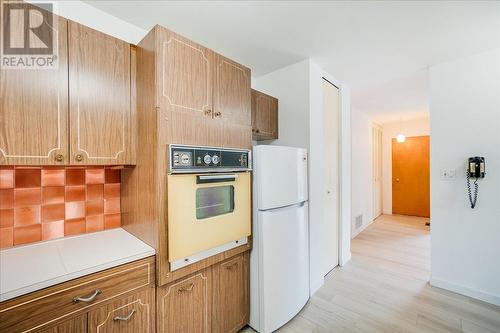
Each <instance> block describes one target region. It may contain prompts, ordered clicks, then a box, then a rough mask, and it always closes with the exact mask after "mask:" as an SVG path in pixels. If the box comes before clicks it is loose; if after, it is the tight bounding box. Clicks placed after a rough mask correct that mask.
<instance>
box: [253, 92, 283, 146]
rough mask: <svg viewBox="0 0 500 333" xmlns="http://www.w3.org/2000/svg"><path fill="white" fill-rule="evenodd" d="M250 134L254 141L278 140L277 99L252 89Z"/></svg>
mask: <svg viewBox="0 0 500 333" xmlns="http://www.w3.org/2000/svg"><path fill="white" fill-rule="evenodd" d="M252 133H253V137H254V139H256V140H273V139H277V138H278V99H276V98H274V97H272V96H269V95H266V94H264V93H262V92H260V91H257V90H254V89H252Z"/></svg>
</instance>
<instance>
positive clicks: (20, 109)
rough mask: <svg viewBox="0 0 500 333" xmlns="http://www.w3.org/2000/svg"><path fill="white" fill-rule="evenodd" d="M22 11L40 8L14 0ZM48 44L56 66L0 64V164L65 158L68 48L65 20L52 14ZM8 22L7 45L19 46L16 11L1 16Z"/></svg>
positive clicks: (19, 23) (19, 20)
mask: <svg viewBox="0 0 500 333" xmlns="http://www.w3.org/2000/svg"><path fill="white" fill-rule="evenodd" d="M17 5H18V6H19V7H21V8H22V9H25V10H33V11H40V12H43V10H41V9H39V8H37V7H34V6H33V5H30V4H21V3H18V4H17ZM52 17H53V30H52V32H51V34H52V36H53V38H54V40H53V46H54V50H55V54H56V55H57V66H55V68H52V69H45V68H43V69H28V68H23V69H8V68H6V67H4V66H1V67H0V164H2V165H5V164H11V165H12V164H32V165H33V164H35V165H37V164H38V165H40V164H45V165H47V164H64V163H65V161H66V160H67V157H68V156H67V152H68V144H67V135H68V133H67V127H68V57H67V55H68V48H67V24H68V23H67V21H66V20H65V19H63V18H60V17H58V16H56V15H53V16H52ZM7 26H10V28H11V36H12V38H13V39H12V40H11V44H13V45H24V44H23V43H24V40H23V39H22V36H23V20H22V17H21V16H19V15H17V16H16V15H11V16H10V19H8V20H5V19H2V31H4V29H6V28H7ZM46 33H49V32H48V31H47V32H46Z"/></svg>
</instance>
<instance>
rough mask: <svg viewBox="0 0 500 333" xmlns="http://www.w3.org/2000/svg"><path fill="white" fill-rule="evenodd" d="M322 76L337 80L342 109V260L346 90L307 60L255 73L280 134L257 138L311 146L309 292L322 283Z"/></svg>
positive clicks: (346, 238)
mask: <svg viewBox="0 0 500 333" xmlns="http://www.w3.org/2000/svg"><path fill="white" fill-rule="evenodd" d="M323 77H325V78H327V79H328V80H329V81H331V82H333V83H335V84H336V85H338V86H340V90H341V113H342V116H341V117H342V124H341V126H342V134H341V137H342V148H341V156H342V165H341V167H342V170H343V171H342V172H343V174H342V181H341V193H342V202H341V211H342V213H341V214H342V216H341V221H340V224H341V229H342V230H341V233H340V237H341V244H342V247H341V249H340V264H341V265H342V264H344V263H346V262H347V261H348V260H349V259H350V205H351V203H350V200H351V193H350V186H351V185H350V182H351V179H350V94H349V89H348V87H346V86H344V85H341V84H340V83H338V82H337V81H336V80H335V79H334V78H332V77H331V76H330V75H329V74H328V73H325V72H324V71H323V70H322V69H321V68H319V67H318V66H317V65H316V64H315V63H314V62H312V61H311V60H304V61H302V62H299V63H297V64H294V65H291V66H288V67H285V68H282V69H280V70H277V71H275V72H272V73H270V74H266V75H263V76H261V77H257V78H254V81H253V83H254V88H255V89H258V90H260V91H262V92H265V93H268V94H270V95H272V96H275V97H277V98H278V99H279V139H278V140H273V141H271V142H264V143H262V142H259V144H274V145H286V146H296V147H305V148H307V149H308V150H309V233H310V236H309V237H310V244H309V246H310V289H311V290H310V291H311V294H313V293H314V292H315V291H316V290H317V289H319V288H320V287H321V286H322V285H323V283H324V275H325V274H326V272H325V263H324V259H325V256H326V255H327V254H326V253H325V252H326V251H325V250H324V247H325V244H326V242H327V241H328V238H327V235H326V234H325V232H323V230H324V228H325V225H324V223H325V221H324V220H323V211H322V205H321V203H322V202H323V195H324V194H325V193H326V190H325V188H324V184H323V181H322V179H323V174H324V172H325V170H324V167H323V164H322V158H321V156H322V154H323V151H324V146H323V126H322V121H323V114H322V112H323V108H322V97H323V96H322V82H323V81H322V80H323Z"/></svg>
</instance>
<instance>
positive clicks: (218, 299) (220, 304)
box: [212, 252, 249, 333]
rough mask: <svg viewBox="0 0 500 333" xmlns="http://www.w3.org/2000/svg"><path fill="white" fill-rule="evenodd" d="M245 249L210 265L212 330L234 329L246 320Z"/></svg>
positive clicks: (219, 332) (229, 332) (227, 332)
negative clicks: (211, 275) (211, 268)
mask: <svg viewBox="0 0 500 333" xmlns="http://www.w3.org/2000/svg"><path fill="white" fill-rule="evenodd" d="M248 254H249V252H245V253H243V254H241V255H238V256H236V257H233V258H232V259H229V260H227V261H224V262H222V263H219V264H217V265H215V266H214V267H213V281H214V282H213V311H212V313H213V319H212V332H214V333H215V332H217V333H232V332H238V331H239V330H240V329H241V328H242V327H243V326H245V325H246V324H247V323H248V319H249V318H248V316H249V289H248V288H249V275H248Z"/></svg>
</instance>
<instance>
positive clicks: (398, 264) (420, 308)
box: [242, 215, 500, 333]
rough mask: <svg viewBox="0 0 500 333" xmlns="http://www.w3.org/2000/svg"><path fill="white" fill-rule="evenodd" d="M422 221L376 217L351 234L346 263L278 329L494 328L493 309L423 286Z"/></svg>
mask: <svg viewBox="0 0 500 333" xmlns="http://www.w3.org/2000/svg"><path fill="white" fill-rule="evenodd" d="M426 220H427V219H424V218H417V217H408V216H387V215H383V216H381V217H379V218H378V219H377V220H376V221H375V222H374V223H373V224H372V225H371V226H369V227H368V228H367V229H366V230H364V231H363V232H362V233H360V234H359V235H358V236H357V237H356V238H355V239H353V241H352V245H351V251H352V259H351V261H350V262H349V263H347V264H346V265H345V266H344V267H341V268H337V269H335V270H333V271H332V272H331V273H330V274H329V275H328V276H327V277H326V278H325V285H324V286H323V287H322V288H321V289H320V290H319V291H318V292H317V293H316V294H314V296H313V297H312V298H311V299H310V300H309V302H308V303H307V304H306V306H305V307H304V309H302V311H301V312H300V313H299V314H298V315H297V316H296V317H295V318H293V319H292V320H291V321H290V322H289V323H288V324H286V325H285V326H283V327H282V328H281V329H279V330H278V332H280V333H306V332H368V333H372V332H383V333H385V332H425V333H427V332H467V333H493V332H497V333H498V332H500V307H497V306H494V305H490V304H487V303H484V302H481V301H477V300H474V299H472V298H469V297H466V296H462V295H459V294H455V293H452V292H448V291H445V290H443V289H439V288H435V287H431V286H430V285H429V283H428V281H429V276H430V232H429V227H426V226H425V222H426ZM242 332H244V333H250V332H253V330H252V329H251V328H249V327H247V328H245V329H244V330H243V331H242Z"/></svg>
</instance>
